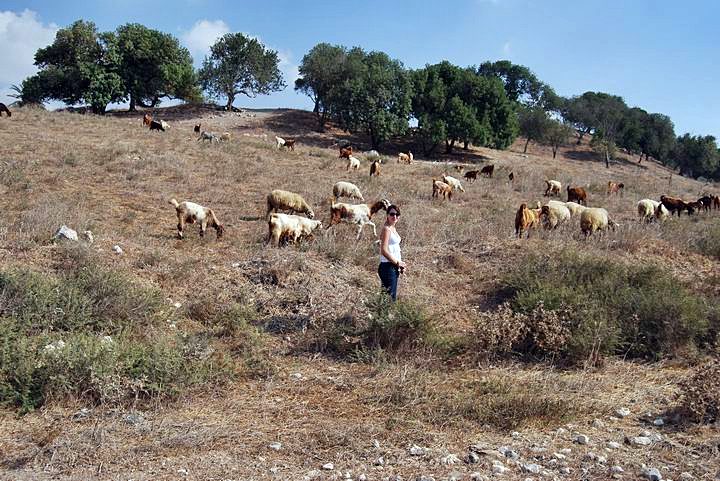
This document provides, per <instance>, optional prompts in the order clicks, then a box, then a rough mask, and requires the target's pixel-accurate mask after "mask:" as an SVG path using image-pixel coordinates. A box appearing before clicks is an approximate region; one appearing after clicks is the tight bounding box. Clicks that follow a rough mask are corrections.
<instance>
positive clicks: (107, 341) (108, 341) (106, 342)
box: [100, 336, 115, 347]
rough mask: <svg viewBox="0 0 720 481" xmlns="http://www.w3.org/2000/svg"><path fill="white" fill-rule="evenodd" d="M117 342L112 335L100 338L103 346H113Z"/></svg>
mask: <svg viewBox="0 0 720 481" xmlns="http://www.w3.org/2000/svg"><path fill="white" fill-rule="evenodd" d="M114 344H115V341H113V338H112V337H110V336H103V337H101V338H100V345H101V346H103V347H111V346H113V345H114Z"/></svg>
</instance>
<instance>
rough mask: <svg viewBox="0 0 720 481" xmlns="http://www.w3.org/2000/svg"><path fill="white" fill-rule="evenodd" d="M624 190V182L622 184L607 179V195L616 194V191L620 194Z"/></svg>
mask: <svg viewBox="0 0 720 481" xmlns="http://www.w3.org/2000/svg"><path fill="white" fill-rule="evenodd" d="M624 192H625V184H623V183H622V182H612V181H608V185H607V195H612V194H618V193H620V194H622V193H624Z"/></svg>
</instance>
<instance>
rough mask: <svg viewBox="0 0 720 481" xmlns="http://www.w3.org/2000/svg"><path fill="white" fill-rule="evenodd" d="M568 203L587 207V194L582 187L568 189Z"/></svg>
mask: <svg viewBox="0 0 720 481" xmlns="http://www.w3.org/2000/svg"><path fill="white" fill-rule="evenodd" d="M567 196H568V199H567V201H568V202H577V203H578V204H582V205H584V206H586V207H587V192H586V191H585V189H583V188H582V187H570V186H568V187H567Z"/></svg>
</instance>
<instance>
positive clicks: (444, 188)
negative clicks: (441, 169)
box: [432, 179, 453, 200]
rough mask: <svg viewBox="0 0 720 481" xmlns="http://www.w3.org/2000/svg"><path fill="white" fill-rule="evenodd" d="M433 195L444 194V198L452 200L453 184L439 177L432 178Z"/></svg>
mask: <svg viewBox="0 0 720 481" xmlns="http://www.w3.org/2000/svg"><path fill="white" fill-rule="evenodd" d="M432 183H433V184H432V189H433V190H432V196H433V198H434V197H439V196H440V194H442V196H443V199H447V200H452V193H453V188H452V186H451V185H449V184H446V183H445V182H443V181H441V180H437V179H433V180H432Z"/></svg>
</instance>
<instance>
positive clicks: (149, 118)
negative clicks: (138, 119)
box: [143, 114, 153, 127]
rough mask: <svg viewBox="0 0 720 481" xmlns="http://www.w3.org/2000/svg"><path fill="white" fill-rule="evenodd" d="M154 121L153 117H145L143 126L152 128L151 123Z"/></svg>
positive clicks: (146, 115) (148, 115) (147, 115)
mask: <svg viewBox="0 0 720 481" xmlns="http://www.w3.org/2000/svg"><path fill="white" fill-rule="evenodd" d="M152 119H153V118H152V115H150V114H145V115H143V125H147V126H148V127H150V122H152Z"/></svg>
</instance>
